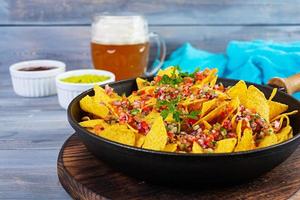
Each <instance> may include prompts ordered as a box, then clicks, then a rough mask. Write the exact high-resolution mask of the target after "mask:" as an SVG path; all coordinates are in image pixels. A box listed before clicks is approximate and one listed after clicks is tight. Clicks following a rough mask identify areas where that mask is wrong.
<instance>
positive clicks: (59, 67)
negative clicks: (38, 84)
mask: <svg viewBox="0 0 300 200" xmlns="http://www.w3.org/2000/svg"><path fill="white" fill-rule="evenodd" d="M26 67H55V68H54V69H49V70H43V71H19V70H20V69H23V68H26ZM65 69H66V64H65V63H63V62H61V61H58V60H28V61H21V62H18V63H15V64H13V65H11V66H10V67H9V70H10V72H11V74H12V75H13V76H14V77H20V78H28V79H35V78H44V77H51V76H56V75H57V74H58V73H61V72H63V71H65Z"/></svg>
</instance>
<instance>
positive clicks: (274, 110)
mask: <svg viewBox="0 0 300 200" xmlns="http://www.w3.org/2000/svg"><path fill="white" fill-rule="evenodd" d="M268 104H269V109H270V113H269V119H270V120H272V119H273V118H274V117H276V116H277V115H280V114H281V113H283V112H285V111H286V110H287V109H288V105H286V104H283V103H279V102H276V101H268Z"/></svg>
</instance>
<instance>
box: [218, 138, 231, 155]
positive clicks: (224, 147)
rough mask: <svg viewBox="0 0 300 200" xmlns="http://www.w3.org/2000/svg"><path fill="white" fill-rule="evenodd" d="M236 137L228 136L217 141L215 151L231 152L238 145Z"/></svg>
mask: <svg viewBox="0 0 300 200" xmlns="http://www.w3.org/2000/svg"><path fill="white" fill-rule="evenodd" d="M236 142H237V140H236V138H227V139H223V140H220V141H218V142H217V146H216V149H215V151H214V152H215V153H230V152H232V151H233V149H234V147H235V145H236Z"/></svg>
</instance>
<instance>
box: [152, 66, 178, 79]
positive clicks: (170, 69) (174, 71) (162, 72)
mask: <svg viewBox="0 0 300 200" xmlns="http://www.w3.org/2000/svg"><path fill="white" fill-rule="evenodd" d="M173 74H175V75H176V76H178V70H177V69H176V68H175V67H173V66H170V67H168V68H166V69H164V70H162V69H160V70H159V71H158V72H157V76H163V75H167V76H169V77H171V76H172V75H173Z"/></svg>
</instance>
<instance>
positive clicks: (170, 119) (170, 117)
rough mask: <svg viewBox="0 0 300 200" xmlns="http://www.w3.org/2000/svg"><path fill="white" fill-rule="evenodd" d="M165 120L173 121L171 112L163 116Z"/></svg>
mask: <svg viewBox="0 0 300 200" xmlns="http://www.w3.org/2000/svg"><path fill="white" fill-rule="evenodd" d="M165 121H166V122H175V120H174V118H173V114H172V113H169V114H168V116H167V117H166V118H165Z"/></svg>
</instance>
